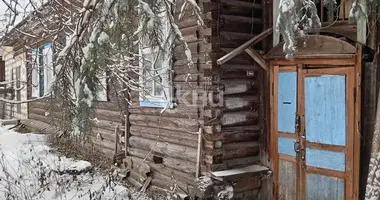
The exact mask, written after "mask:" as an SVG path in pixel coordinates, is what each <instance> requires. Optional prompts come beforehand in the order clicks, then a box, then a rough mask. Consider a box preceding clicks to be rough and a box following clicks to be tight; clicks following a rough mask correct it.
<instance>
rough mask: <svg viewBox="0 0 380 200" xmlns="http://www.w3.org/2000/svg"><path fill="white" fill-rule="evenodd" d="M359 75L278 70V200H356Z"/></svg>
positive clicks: (275, 73) (275, 97) (274, 74)
mask: <svg viewBox="0 0 380 200" xmlns="http://www.w3.org/2000/svg"><path fill="white" fill-rule="evenodd" d="M354 74H355V73H354V67H339V68H314V69H313V68H312V66H307V67H305V66H304V65H297V66H274V68H273V70H272V76H271V77H272V84H273V85H272V94H271V95H272V109H271V114H272V129H271V130H272V134H273V135H272V138H273V140H272V145H273V147H272V150H273V158H274V160H273V164H274V182H275V185H274V186H275V196H276V197H277V199H280V200H295V199H300V200H304V199H306V200H330V199H331V200H332V199H333V200H346V199H347V200H348V199H353V196H352V195H353V194H352V191H353V176H354V170H353V169H354V163H353V157H354V152H353V147H354V129H355V126H354V124H355V122H354V120H355V118H354V115H355V113H354V111H355V109H354V107H355V106H354V95H355V94H354V93H355V91H354V90H355V81H354V80H355V76H354ZM358 142H359V141H358Z"/></svg>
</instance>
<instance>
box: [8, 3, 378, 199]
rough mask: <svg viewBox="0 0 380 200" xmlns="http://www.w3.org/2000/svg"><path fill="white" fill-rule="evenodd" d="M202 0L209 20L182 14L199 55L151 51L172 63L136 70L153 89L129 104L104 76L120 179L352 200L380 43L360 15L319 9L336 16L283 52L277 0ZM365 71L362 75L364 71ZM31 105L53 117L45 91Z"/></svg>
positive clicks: (105, 142)
mask: <svg viewBox="0 0 380 200" xmlns="http://www.w3.org/2000/svg"><path fill="white" fill-rule="evenodd" d="M198 2H199V6H200V8H201V11H202V13H203V14H204V15H203V17H204V18H203V20H204V21H205V23H206V26H207V27H206V28H205V27H201V26H199V25H198V24H197V19H196V17H195V15H186V16H184V17H183V18H182V19H181V20H180V21H178V26H179V28H180V30H181V32H182V34H183V36H184V38H185V40H186V41H187V42H188V45H189V48H190V49H191V53H192V56H193V62H194V64H195V66H194V67H190V68H189V67H188V65H187V57H186V55H185V53H184V49H183V47H181V46H177V47H175V48H174V49H173V52H172V53H173V56H172V58H168V57H167V55H161V56H162V57H161V56H158V58H159V59H158V61H159V62H160V63H161V65H162V66H170V68H171V69H172V71H173V73H169V72H168V73H167V74H165V75H164V76H163V78H162V80H161V84H158V85H155V84H156V83H155V82H149V81H146V77H145V75H143V76H141V77H140V80H141V82H144V83H145V85H144V87H145V89H146V91H148V92H149V95H145V96H147V98H141V95H140V94H138V93H136V92H132V93H131V96H130V97H128V98H130V100H131V101H132V105H122V106H125V108H126V109H125V110H120V106H119V105H120V102H118V100H117V98H115V93H114V92H115V91H113V89H114V88H113V86H112V85H111V84H110V83H107V84H106V85H105V87H104V88H105V89H106V90H105V91H104V92H103V94H104V95H103V98H102V99H103V100H104V101H101V102H99V104H98V107H97V116H96V117H97V119H98V120H99V123H98V125H97V127H96V129H95V135H94V142H95V143H96V145H97V146H98V147H99V148H100V149H101V150H102V151H103V152H104V153H105V154H106V155H107V156H109V157H112V156H114V154H115V151H118V152H120V150H122V151H124V152H125V154H126V157H125V158H126V159H124V162H125V165H126V167H127V168H128V169H130V170H131V171H130V172H129V173H128V178H127V179H128V180H129V181H130V182H131V183H133V184H134V185H136V186H139V187H141V186H143V185H144V184H146V183H147V184H149V183H150V187H149V188H150V189H152V190H156V191H168V190H175V192H176V193H179V194H181V195H183V196H182V197H187V196H190V197H194V196H198V197H201V198H211V197H212V196H214V197H216V196H217V195H218V193H219V192H220V190H221V189H223V188H225V186H226V185H231V186H232V188H233V193H234V199H272V198H273V199H284V200H288V199H289V200H293V199H306V197H307V199H309V198H310V199H347V200H348V199H358V196H359V184H360V185H363V184H364V185H365V179H366V176H367V172H366V171H365V168H368V167H367V166H368V162H369V160H368V158H369V151H370V150H369V149H370V148H369V145H370V142H371V140H372V139H371V137H370V135H371V134H372V132H373V130H372V129H371V128H369V127H370V126H372V125H373V124H374V122H375V121H374V118H373V117H372V118H371V116H373V113H374V111H373V109H372V110H371V108H373V107H371V106H370V105H373V104H374V103H375V102H376V95H377V94H376V92H372V93H368V94H365V95H363V96H362V95H361V93H362V92H361V91H362V90H365V91H367V90H368V91H369V90H371V91H376V87H377V86H376V81H374V82H370V81H369V80H374V79H370V78H375V77H376V76H375V75H374V74H373V73H370V71H369V69H371V68H370V67H363V68H362V66H364V65H366V66H370V63H371V62H372V61H373V59H374V50H375V49H376V48H377V46H378V44H377V43H376V42H373V41H374V38H376V37H375V36H373V35H371V34H372V33H373V31H365V30H366V29H365V27H366V24H365V23H364V21H363V20H359V22H358V27H359V28H357V26H356V25H349V24H348V22H347V19H348V17H349V16H348V13H349V12H348V10H347V9H348V8H349V6H347V5H351V4H352V1H351V4H345V3H344V5H343V6H342V7H341V11H340V12H339V15H335V14H336V13H335V14H333V15H331V13H330V14H329V13H324V12H325V11H321V12H320V13H322V16H323V17H321V19H322V22H323V24H328V23H329V22H331V21H333V22H336V21H337V22H339V23H335V24H333V25H331V26H327V27H326V28H324V29H323V30H322V31H323V32H321V33H320V34H319V35H313V36H310V37H307V38H306V39H305V40H303V41H299V43H298V44H299V51H298V52H297V53H296V55H295V57H294V60H291V61H289V60H286V59H285V55H284V53H283V51H282V50H283V43H281V42H280V38H279V35H278V33H276V32H273V33H272V29H271V27H273V26H274V24H273V20H272V19H273V18H274V19H276V18H277V14H278V13H277V7H278V2H279V1H276V0H274V1H273V2H269V3H268V2H266V1H263V2H256V1H243V0H220V1H208V0H207V1H206V0H200V1H198ZM321 2H322V1H321ZM271 3H273V7H270V6H272V4H271ZM322 3H323V2H322ZM338 3H340V1H338ZM317 7H318V9H320V8H321V5H320V4H318V5H317ZM343 8H344V9H343ZM272 14H273V15H272ZM329 16H333V18H331V17H329ZM334 16H335V17H334ZM370 19H372V18H370ZM369 22H370V23H371V21H369ZM164 24H165V23H164ZM363 27H364V29H363ZM373 27H376V26H373ZM373 27H372V28H373ZM363 30H364V31H363ZM164 33H170V30H169V29H168V30H167V31H164ZM367 33H368V34H369V35H370V36H371V37H366V36H367V35H368V34H367ZM270 35H273V37H268V36H270ZM272 42H273V45H271V43H272ZM9 44H10V46H14V45H11V44H12V43H9ZM13 44H15V43H13ZM300 44H306V46H303V45H300ZM18 46H20V45H18ZM34 47H35V48H34V49H35V50H33V51H30V52H29V53H30V55H31V58H32V59H36V60H38V61H37V62H35V63H37V65H38V66H42V65H46V66H49V68H48V69H51V70H48V71H44V72H39V71H38V67H32V66H30V65H28V67H27V68H28V69H32V70H31V73H30V74H31V76H30V78H28V79H27V80H30V82H29V83H30V84H29V86H30V87H28V88H29V89H28V91H29V92H28V95H27V98H28V99H30V98H32V97H34V98H35V97H40V96H42V95H43V94H44V92H46V91H47V90H46V88H49V84H50V82H49V81H50V80H51V77H53V76H54V66H52V64H51V60H52V58H51V57H50V56H51V55H52V52H54V47H52V46H51V45H49V42H48V41H47V42H38V45H34ZM7 48H9V49H13V51H12V50H10V51H9V52H14V53H13V54H11V53H9V54H6V55H5V57H4V58H3V59H4V60H6V69H8V71H7V73H8V75H7V77H8V78H6V80H12V78H11V77H17V70H14V71H13V72H12V71H9V70H11V69H14V68H17V67H18V66H20V67H21V72H20V76H24V77H25V76H26V74H23V72H22V70H23V69H22V68H25V66H26V64H25V63H22V62H20V63H18V62H15V61H13V60H16V59H17V58H18V57H17V56H23V55H24V54H25V55H26V56H27V55H29V54H28V52H23V51H22V50H19V49H16V48H15V47H13V48H12V47H7ZM256 50H260V51H261V52H264V53H265V54H266V55H265V59H264V56H263V55H262V53H259V52H258V51H256ZM16 52H17V53H16ZM38 52H39V53H38ZM243 52H247V53H248V54H244V53H243ZM41 53H42V55H41ZM140 53H141V54H142V55H143V58H149V57H156V56H154V55H156V54H155V50H154V49H147V48H144V47H141V48H140ZM238 54H239V55H238ZM11 55H12V56H11ZM7 60H8V61H7ZM7 63H9V64H7ZM11 63H17V64H15V66H13V65H12V64H11ZM141 63H142V65H147V68H146V69H148V68H149V66H151V69H152V70H154V66H153V65H151V64H150V63H148V62H141ZM147 73H148V74H149V73H151V72H150V71H149V70H147V71H143V72H142V74H147ZM27 74H29V73H27ZM362 74H364V75H365V76H366V77H370V78H369V79H368V80H367V79H363V80H362V79H361V77H364V76H363V75H362ZM148 80H149V79H148ZM21 91H23V90H21ZM363 94H364V93H363ZM15 96H16V97H15V98H17V94H15ZM374 96H375V97H374ZM23 98H24V99H25V97H23V95H22V92H21V96H20V99H21V100H22V99H23ZM361 102H363V103H361ZM121 104H123V103H121ZM27 106H28V107H26V108H25V109H26V110H27V114H25V113H24V114H22V117H26V118H28V119H29V120H33V121H34V122H37V123H38V124H44V126H47V125H48V124H49V116H48V115H49V114H46V109H45V107H46V103H45V102H44V101H35V102H30V103H28V104H27ZM164 108H165V111H164V112H162V110H163V109H164ZM12 109H13V108H12ZM16 111H17V108H16V109H15V112H16ZM16 113H17V112H16ZM16 113H15V115H13V116H14V117H16ZM21 113H23V112H21ZM10 116H11V115H10ZM125 119H127V121H125ZM117 125H119V126H120V128H122V129H124V130H126V131H127V132H126V134H124V135H123V138H124V139H125V140H124V141H123V142H125V143H124V144H123V146H122V147H121V149H115V142H117V140H118V139H117V137H116V136H115V133H114V131H115V127H116V126H117ZM124 125H125V126H124ZM371 130H372V131H371ZM96 136H100V137H96ZM361 143H362V146H361ZM363 144H364V145H363ZM359 167H360V169H359ZM269 170H270V171H269ZM360 170H362V171H361V172H360V173H361V174H359V171H360ZM269 172H272V173H269ZM200 176H206V177H211V178H212V180H213V183H214V184H215V185H214V186H212V185H211V186H210V185H208V184H207V181H205V183H204V186H205V187H206V186H208V187H206V188H204V189H205V190H202V189H199V188H197V182H196V178H198V177H200ZM223 185H224V186H223ZM361 189H362V188H361ZM224 192H226V191H224ZM360 192H361V193H360V194H363V191H362V190H361V191H360ZM221 194H222V193H221Z"/></svg>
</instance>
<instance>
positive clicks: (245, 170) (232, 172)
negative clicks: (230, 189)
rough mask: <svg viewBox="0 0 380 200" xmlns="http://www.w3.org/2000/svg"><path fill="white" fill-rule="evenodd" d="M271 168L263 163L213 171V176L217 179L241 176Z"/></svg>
mask: <svg viewBox="0 0 380 200" xmlns="http://www.w3.org/2000/svg"><path fill="white" fill-rule="evenodd" d="M268 171H269V168H267V167H265V166H262V165H257V164H256V165H249V166H246V167H242V168H236V169H229V170H223V171H215V172H211V174H212V176H213V177H214V178H217V179H225V178H230V177H233V176H239V175H244V174H256V173H265V172H268Z"/></svg>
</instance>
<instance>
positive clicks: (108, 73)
mask: <svg viewBox="0 0 380 200" xmlns="http://www.w3.org/2000/svg"><path fill="white" fill-rule="evenodd" d="M181 3H182V5H176V4H181ZM175 8H180V9H175ZM189 11H190V12H192V13H194V14H195V16H197V19H198V24H199V25H203V21H202V18H201V13H200V8H199V7H198V5H197V4H196V2H195V1H193V0H182V1H173V0H92V1H90V0H86V1H84V3H83V8H82V9H81V10H80V11H79V17H78V21H77V23H76V25H75V30H74V31H73V33H72V34H71V36H70V40H69V42H68V43H67V44H66V46H65V47H64V48H63V50H62V51H61V52H60V53H59V58H58V61H57V64H58V65H59V66H60V67H59V69H60V72H58V77H57V82H56V84H55V90H57V91H62V92H60V93H59V95H60V94H63V95H60V99H64V100H63V101H64V102H66V103H64V104H65V105H69V106H71V107H72V109H70V110H71V111H68V112H69V113H68V116H73V117H72V118H71V121H72V127H71V132H74V133H76V134H74V135H81V133H85V132H90V131H91V127H92V123H93V120H91V116H93V115H94V112H95V110H94V108H95V106H96V103H97V102H98V89H99V88H100V87H104V85H102V84H101V83H100V78H99V77H101V76H105V77H106V78H107V80H108V85H112V87H111V88H108V92H112V93H113V94H116V96H119V98H120V100H122V101H125V100H126V99H125V98H124V93H125V92H130V91H137V92H139V93H140V94H141V92H142V91H144V92H146V91H145V90H146V87H145V83H144V81H141V78H140V77H141V76H144V74H143V71H144V69H142V67H144V66H143V65H141V64H139V62H141V59H147V58H142V57H141V56H142V54H141V47H150V48H152V49H153V48H154V49H157V51H158V53H157V54H158V55H159V54H165V55H167V57H166V58H167V59H169V60H170V59H171V58H170V57H171V56H172V52H171V50H172V49H173V48H174V46H175V45H178V44H180V45H183V47H184V48H183V49H184V54H185V55H186V58H187V61H188V65H189V67H191V66H192V65H193V63H192V57H191V52H190V49H189V47H188V45H187V43H186V41H185V39H184V37H183V36H182V33H181V31H180V30H179V27H178V26H177V24H176V23H177V19H176V17H181V16H183V15H184V14H185V12H189ZM163 19H165V20H163ZM166 30H170V31H169V34H164V33H165V31H166ZM153 61H154V62H156V61H157V59H156V58H153V59H152V61H149V62H153ZM71 71H73V73H74V74H76V75H74V76H73V77H71V79H73V78H74V79H75V81H74V83H75V84H72V89H71V90H74V91H75V92H74V94H75V98H69V97H68V96H67V97H65V95H66V94H67V93H68V92H67V91H65V92H63V90H69V88H68V87H63V86H64V85H65V82H66V81H67V80H70V76H69V75H68V73H69V72H71ZM170 73H171V69H170V67H169V66H166V65H165V66H160V67H159V69H155V70H154V71H153V72H152V73H150V74H149V77H148V80H155V81H156V80H157V81H156V85H160V84H161V83H160V81H159V80H162V79H163V78H165V77H166V76H169V74H170ZM164 87H165V86H164ZM148 95H149V93H148ZM166 95H167V94H165V96H166ZM143 98H144V97H143ZM74 99H75V100H74ZM61 101H62V100H61ZM127 101H128V100H127ZM72 110H74V112H73V111H72ZM70 112H72V113H70Z"/></svg>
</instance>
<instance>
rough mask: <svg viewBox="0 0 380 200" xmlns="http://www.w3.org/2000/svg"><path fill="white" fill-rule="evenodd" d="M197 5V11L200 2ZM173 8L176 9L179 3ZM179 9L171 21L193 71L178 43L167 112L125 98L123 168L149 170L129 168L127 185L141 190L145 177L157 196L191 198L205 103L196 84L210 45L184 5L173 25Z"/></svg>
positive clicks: (206, 62)
mask: <svg viewBox="0 0 380 200" xmlns="http://www.w3.org/2000/svg"><path fill="white" fill-rule="evenodd" d="M198 3H199V6H200V7H201V9H202V10H203V6H204V4H206V3H204V2H202V1H200V2H199V1H198ZM177 4H178V5H179V6H180V5H182V2H177ZM180 9H181V8H180V7H177V8H176V9H175V16H176V17H175V19H176V20H177V22H178V23H177V24H178V26H179V29H180V31H181V33H182V35H183V37H184V39H185V40H186V42H187V43H188V46H189V48H190V50H191V54H192V58H193V62H194V66H192V67H189V66H188V64H187V63H188V62H187V58H186V55H185V49H184V47H183V46H182V45H181V44H180V43H179V42H178V43H177V45H176V47H175V48H174V56H173V61H174V62H173V63H174V64H173V66H172V69H173V74H172V77H173V87H174V103H175V106H174V108H173V109H166V110H165V112H163V113H161V111H162V109H163V108H149V107H140V106H139V96H138V94H137V93H134V92H132V93H131V100H132V105H131V106H130V107H129V109H128V111H129V114H130V115H129V124H130V133H129V134H130V136H129V139H128V143H129V151H128V156H129V157H128V159H129V162H128V161H127V162H126V163H131V162H133V163H141V162H142V161H143V160H144V163H145V164H148V166H149V170H141V168H143V167H135V168H133V167H132V168H133V169H134V170H132V171H131V172H130V173H129V177H128V180H129V181H130V182H131V183H133V184H135V185H136V186H142V185H143V184H144V182H145V181H147V178H148V177H151V178H152V180H151V184H150V186H149V188H150V189H151V190H154V191H160V192H161V191H165V190H170V189H171V188H174V187H175V186H177V187H178V188H177V189H176V192H179V193H183V194H184V195H185V196H186V195H189V196H194V195H195V179H196V170H197V155H198V154H197V152H198V151H197V148H198V132H199V129H200V127H201V123H202V119H203V118H202V116H203V103H204V102H205V100H207V98H204V97H205V96H204V95H205V93H204V92H203V91H204V86H203V85H202V83H203V82H204V79H205V78H204V76H203V71H204V69H205V68H207V67H208V66H210V65H211V59H210V55H209V52H210V50H211V44H210V42H209V41H206V40H204V35H205V34H207V33H210V32H208V29H207V28H205V27H202V26H200V25H199V24H198V23H197V18H196V16H195V15H194V14H193V12H192V11H191V10H190V9H191V6H187V8H186V9H188V10H187V11H185V12H186V14H185V15H184V16H183V17H182V18H181V19H180V20H179V19H178V13H179V10H180ZM132 160H133V161H132ZM138 166H144V164H140V165H138Z"/></svg>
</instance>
